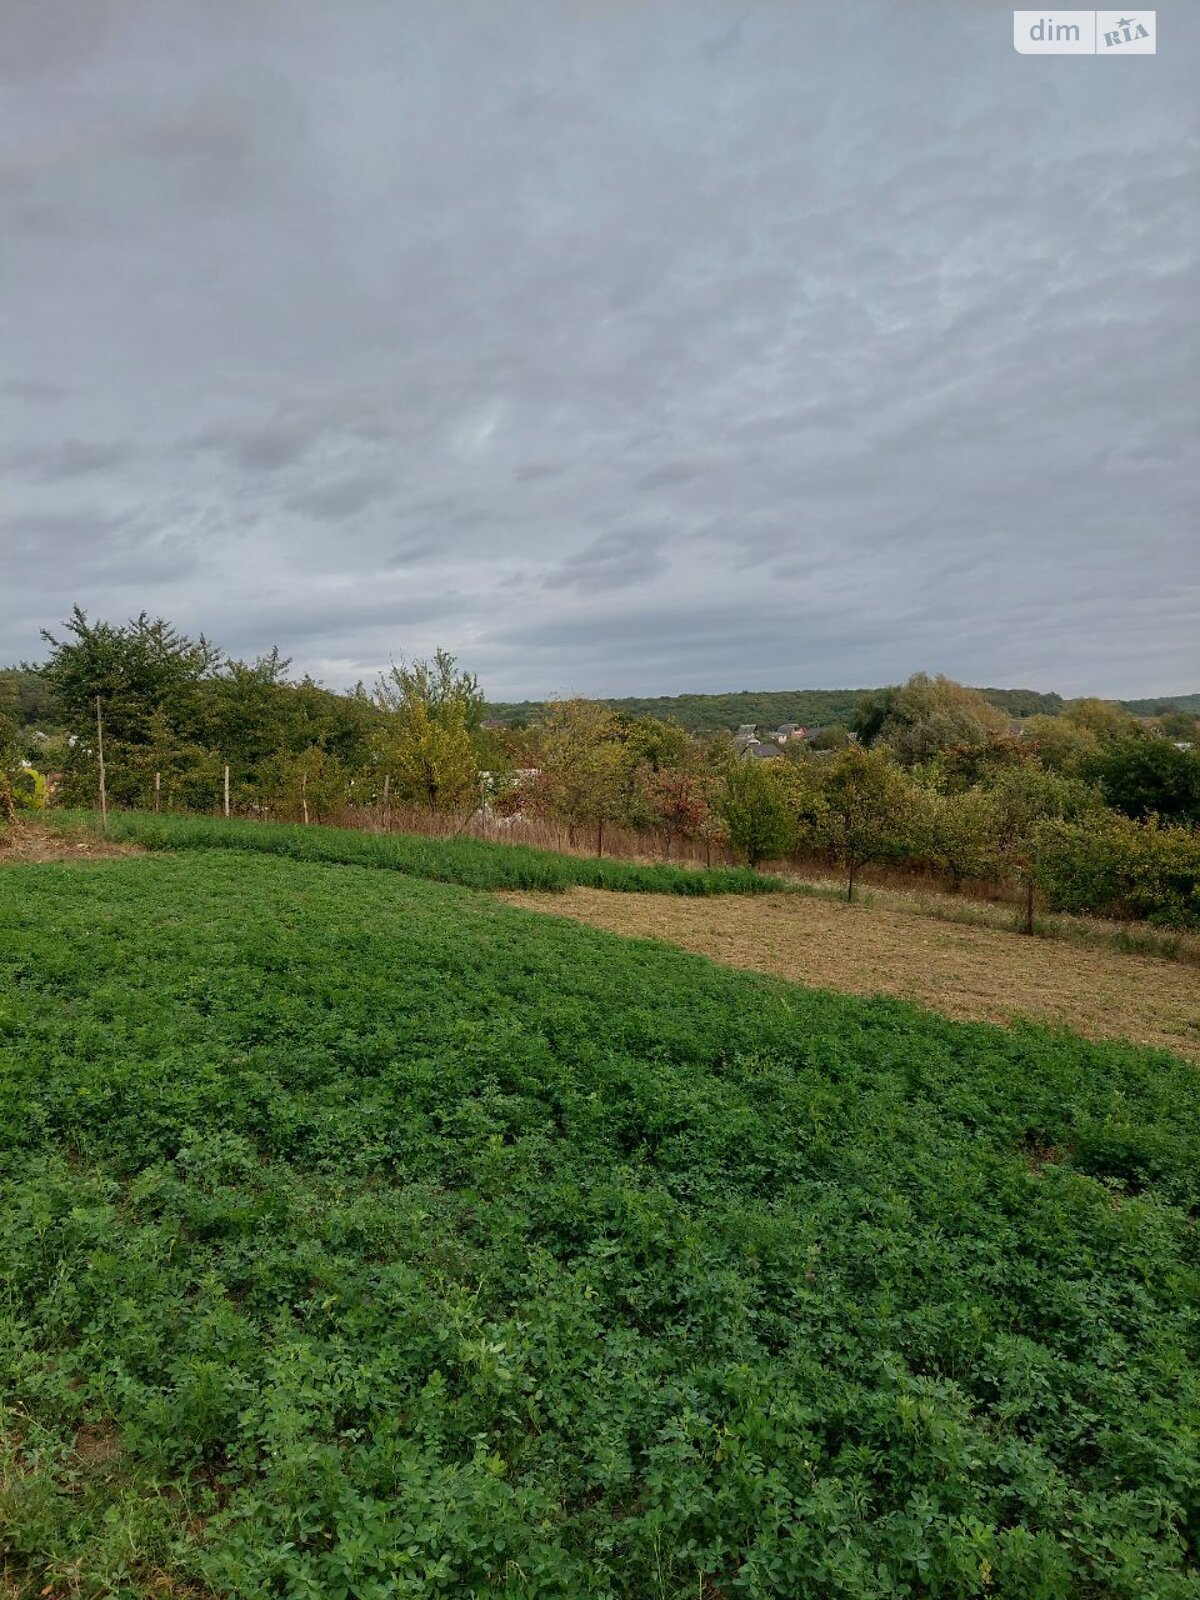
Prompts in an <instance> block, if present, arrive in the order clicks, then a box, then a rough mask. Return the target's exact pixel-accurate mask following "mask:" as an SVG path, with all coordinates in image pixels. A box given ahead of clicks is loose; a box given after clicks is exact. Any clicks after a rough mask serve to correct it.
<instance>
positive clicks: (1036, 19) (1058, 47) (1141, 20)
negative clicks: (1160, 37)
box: [1013, 11, 1158, 56]
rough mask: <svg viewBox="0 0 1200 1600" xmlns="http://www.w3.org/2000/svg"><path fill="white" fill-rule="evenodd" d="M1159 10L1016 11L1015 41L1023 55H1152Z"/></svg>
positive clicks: (1014, 17) (1014, 20) (1014, 21)
mask: <svg viewBox="0 0 1200 1600" xmlns="http://www.w3.org/2000/svg"><path fill="white" fill-rule="evenodd" d="M1157 16H1158V13H1157V12H1155V11H1131V12H1128V13H1126V12H1124V11H1056V12H1055V13H1054V15H1053V16H1051V15H1049V14H1048V13H1046V12H1043V11H1014V12H1013V45H1014V46H1015V48H1016V49H1017V50H1019V51H1020V53H1021V54H1022V55H1023V56H1103V55H1123V56H1152V55H1154V54H1155V48H1154V44H1155V40H1154V33H1155V21H1156V19H1157Z"/></svg>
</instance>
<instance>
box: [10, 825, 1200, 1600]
mask: <svg viewBox="0 0 1200 1600" xmlns="http://www.w3.org/2000/svg"><path fill="white" fill-rule="evenodd" d="M0 958H2V961H3V967H2V969H0V1107H2V1108H3V1109H2V1114H0V1178H2V1180H3V1186H4V1192H3V1195H2V1196H0V1281H2V1282H3V1283H4V1284H5V1285H7V1293H6V1296H5V1298H4V1300H3V1302H0V1307H2V1310H0V1365H2V1370H3V1378H4V1391H5V1397H6V1401H7V1407H8V1410H7V1415H6V1418H5V1424H4V1440H5V1451H6V1454H7V1459H6V1460H3V1461H0V1548H2V1549H4V1550H5V1552H6V1554H5V1556H4V1563H3V1566H2V1567H0V1572H2V1573H3V1582H0V1590H3V1589H4V1583H7V1585H8V1588H7V1590H4V1592H6V1593H11V1594H13V1595H17V1596H22V1597H24V1596H33V1595H36V1594H38V1593H39V1592H45V1590H44V1589H43V1586H44V1585H47V1586H52V1588H51V1592H53V1593H55V1594H65V1593H83V1594H96V1595H117V1594H120V1595H129V1596H135V1595H136V1596H141V1595H146V1594H149V1593H158V1592H174V1593H177V1594H182V1593H193V1592H199V1591H193V1590H191V1589H188V1588H186V1587H184V1585H185V1584H186V1583H187V1581H188V1580H189V1579H192V1580H195V1581H196V1582H203V1583H206V1584H207V1585H208V1586H209V1589H210V1590H211V1592H214V1593H217V1594H221V1595H235V1596H246V1597H249V1596H266V1595H287V1596H321V1597H322V1600H325V1597H329V1600H337V1597H339V1596H350V1595H353V1596H356V1597H359V1600H382V1597H383V1596H385V1595H386V1596H397V1595H414V1596H415V1595H422V1596H431V1595H445V1596H462V1595H472V1594H479V1595H483V1594H487V1595H496V1594H509V1595H520V1596H533V1595H555V1596H563V1597H566V1596H577V1595H587V1594H595V1595H601V1594H607V1595H622V1596H636V1597H638V1600H642V1597H645V1596H672V1597H674V1596H679V1597H683V1596H699V1595H701V1594H703V1595H705V1596H707V1597H709V1600H713V1597H715V1596H716V1595H717V1594H723V1595H727V1596H730V1595H733V1594H744V1595H757V1596H766V1595H771V1596H779V1597H787V1600H797V1597H800V1600H803V1597H813V1600H816V1597H820V1600H829V1597H836V1596H846V1597H849V1596H854V1597H860V1600H861V1597H868V1596H869V1597H883V1596H899V1595H907V1596H918V1595H938V1596H967V1595H983V1594H988V1595H998V1596H1005V1597H1011V1600H1017V1597H1020V1600H1030V1597H1034V1596H1037V1597H1042V1600H1049V1597H1056V1596H1080V1597H1084V1596H1087V1597H1099V1596H1104V1597H1106V1600H1120V1597H1127V1600H1134V1597H1137V1600H1145V1597H1149V1596H1154V1597H1163V1600H1177V1597H1178V1600H1182V1597H1184V1596H1192V1597H1194V1596H1195V1595H1196V1594H1197V1592H1198V1591H1197V1584H1196V1579H1195V1575H1194V1569H1192V1568H1189V1567H1188V1561H1189V1559H1190V1557H1189V1554H1188V1552H1189V1550H1190V1551H1191V1553H1192V1554H1193V1555H1194V1549H1193V1548H1192V1547H1191V1546H1190V1545H1189V1544H1188V1539H1189V1538H1193V1539H1194V1537H1195V1535H1196V1519H1197V1512H1198V1489H1197V1485H1200V1471H1198V1463H1197V1453H1196V1434H1195V1428H1196V1421H1197V1382H1196V1374H1197V1350H1196V1330H1197V1310H1198V1309H1200V1285H1198V1281H1197V1270H1196V1265H1195V1222H1194V1215H1195V1210H1196V1206H1197V1202H1198V1201H1200V1084H1198V1081H1197V1078H1196V1075H1195V1071H1194V1068H1190V1067H1185V1066H1184V1065H1183V1064H1182V1063H1180V1062H1177V1061H1173V1060H1172V1059H1171V1058H1170V1057H1167V1056H1163V1055H1154V1054H1151V1053H1148V1052H1138V1051H1134V1050H1126V1049H1121V1048H1117V1047H1105V1048H1101V1047H1097V1046H1087V1045H1084V1044H1083V1043H1081V1042H1080V1041H1078V1040H1075V1039H1072V1038H1070V1037H1068V1036H1063V1037H1058V1038H1056V1037H1051V1036H1049V1035H1046V1034H1043V1033H1040V1032H1037V1031H1034V1030H1019V1031H1017V1032H1015V1033H1011V1034H1010V1033H1006V1032H1003V1031H1001V1030H998V1029H993V1028H988V1027H985V1026H967V1025H961V1024H954V1023H950V1022H946V1021H942V1020H939V1019H937V1018H934V1017H932V1016H929V1015H926V1014H923V1013H920V1012H918V1011H916V1010H915V1009H912V1008H909V1007H906V1006H904V1005H902V1004H899V1003H896V1002H883V1001H876V1002H867V1001H862V1000H852V999H848V998H844V997H838V996H834V995H830V994H823V993H820V992H812V991H805V990H801V989H796V988H791V987H788V986H786V985H784V984H781V983H775V982H771V981H768V980H759V979H755V978H752V977H747V976H743V975H739V974H735V973H730V972H725V971H722V970H721V969H718V968H715V967H712V966H710V965H708V964H707V963H705V962H704V961H701V960H699V959H696V958H694V957H689V956H686V955H684V954H681V953H679V952H676V951H673V950H670V949H669V948H666V947H662V946H655V945H648V944H641V943H634V942H626V941H622V940H619V939H616V938H613V937H612V936H609V935H606V934H602V933H599V932H595V931H592V930H588V929H582V928H578V927H575V926H573V925H570V924H567V923H564V922H560V921H558V920H556V919H549V918H536V917H533V916H531V915H528V914H526V913H522V912H519V911H514V910H511V909H508V908H506V907H502V906H500V905H497V904H496V903H494V902H493V901H491V900H490V899H486V898H484V897H477V896H474V895H471V894H469V893H467V892H466V891H464V890H461V889H456V888H447V887H443V886H439V885H434V884H431V883H427V882H418V881H414V880H412V879H407V878H403V877H391V876H385V875H383V874H380V873H378V872H365V871H358V870H354V869H347V870H344V871H337V872H331V871H329V870H328V869H326V868H324V867H321V866H316V865H310V864H305V863H296V862H291V861H285V860H279V859H271V858H259V857H248V856H234V855H230V854H219V853H207V854H203V855H200V854H197V855H189V856H175V857H158V858H152V859H137V860H128V861H120V862H114V863H107V864H104V865H94V866H91V867H87V868H82V869H80V868H70V867H57V866H42V867H37V868H25V869H22V868H14V869H13V870H11V871H9V872H7V873H4V874H0ZM1031 1151H1033V1155H1031V1154H1030V1152H1031ZM72 1572H73V1573H74V1574H75V1575H76V1577H77V1578H78V1581H79V1584H80V1587H78V1588H75V1589H73V1588H70V1587H69V1581H70V1580H69V1579H68V1577H67V1576H64V1574H69V1573H72ZM705 1573H707V1574H708V1575H709V1581H708V1582H707V1583H705V1582H702V1574H705ZM164 1575H169V1576H170V1577H171V1578H172V1579H173V1580H174V1583H175V1585H176V1586H175V1588H174V1589H173V1590H170V1589H162V1590H160V1589H155V1588H154V1587H153V1585H154V1584H155V1582H156V1581H158V1580H159V1579H160V1578H162V1577H163V1576H164Z"/></svg>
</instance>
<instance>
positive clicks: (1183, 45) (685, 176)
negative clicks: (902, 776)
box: [0, 0, 1200, 697]
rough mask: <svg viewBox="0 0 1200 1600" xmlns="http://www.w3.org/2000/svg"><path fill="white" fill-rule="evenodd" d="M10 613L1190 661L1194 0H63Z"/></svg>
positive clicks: (765, 653) (30, 323)
mask: <svg viewBox="0 0 1200 1600" xmlns="http://www.w3.org/2000/svg"><path fill="white" fill-rule="evenodd" d="M10 21H11V22H12V26H11V27H9V23H8V22H6V30H7V32H8V34H9V37H8V39H7V41H6V50H5V53H4V58H3V60H2V61H0V79H4V80H5V81H4V83H3V87H4V89H5V91H6V93H5V95H4V97H3V99H2V101H0V104H2V105H3V109H2V110H0V229H2V236H3V238H4V240H5V257H6V262H5V278H6V285H5V294H4V300H3V304H4V316H5V325H4V327H3V330H2V337H0V419H2V422H3V427H2V430H0V439H2V440H3V449H4V462H3V467H4V484H5V492H4V495H3V500H2V502H0V554H2V555H3V565H2V568H0V574H2V576H0V661H4V660H6V659H13V658H17V657H20V656H33V655H36V654H37V653H38V652H39V648H40V646H39V639H38V630H39V628H40V627H42V626H44V625H53V624H55V623H56V622H57V621H58V620H59V619H60V618H61V617H62V616H63V615H65V614H66V612H67V611H68V610H69V608H70V606H71V605H72V604H73V603H74V602H75V601H79V602H80V603H82V604H83V605H84V606H85V607H86V608H87V609H89V610H90V611H92V612H94V613H97V614H100V615H106V616H122V615H125V614H128V613H131V612H136V611H138V610H141V609H143V608H147V609H150V610H154V611H161V612H163V613H165V614H167V615H169V616H170V617H172V618H173V619H174V620H176V621H177V622H179V623H180V624H181V625H183V626H185V627H188V628H191V629H194V630H199V629H201V628H203V629H204V630H205V631H206V632H207V633H208V634H209V635H210V636H212V637H214V638H216V639H218V640H219V641H220V642H221V643H223V644H224V645H225V646H226V647H227V648H228V649H230V650H231V651H233V652H234V653H253V652H254V651H256V650H258V649H260V648H263V647H265V646H267V645H268V644H270V643H272V642H275V641H278V643H279V644H280V645H281V646H282V647H283V649H284V651H285V652H286V653H288V654H290V655H292V656H293V657H294V659H295V662H296V665H297V666H298V667H301V668H305V669H308V670H311V671H313V672H314V673H316V674H317V675H319V676H322V677H324V678H325V679H326V680H327V681H329V682H332V683H336V684H343V683H349V682H353V681H354V680H355V679H356V678H358V677H360V676H366V677H369V676H370V675H371V674H372V673H373V672H374V671H375V670H376V669H377V668H378V667H380V666H382V665H385V664H386V662H387V661H388V659H389V658H390V657H392V656H394V655H397V654H399V653H400V652H402V651H403V652H405V653H407V654H414V653H415V654H420V653H425V652H428V651H431V650H432V649H433V648H434V646H435V645H437V644H439V643H441V644H445V645H446V646H448V647H449V648H451V649H453V650H455V651H456V652H457V653H458V654H459V655H460V656H461V657H462V658H463V659H464V660H465V661H466V662H467V663H469V664H470V665H471V666H473V667H475V668H476V669H477V670H478V671H479V672H480V674H481V676H482V677H483V679H484V682H485V686H486V687H487V689H488V690H489V692H490V693H492V694H493V695H495V696H496V697H509V696H517V695H521V694H526V693H528V694H538V695H540V694H543V693H546V692H548V691H572V690H574V691H581V692H590V693H598V694H616V693H622V692H628V693H635V692H653V691H660V692H670V691H676V692H678V691H684V690H697V689H713V690H717V689H727V688H741V687H787V686H799V685H835V684H842V683H866V682H874V681H885V680H886V681H890V680H894V679H897V678H899V677H902V676H904V675H906V674H907V673H909V672H911V671H913V670H915V669H917V668H920V667H924V668H927V669H929V670H943V671H947V672H950V673H953V674H955V675H956V676H961V677H964V678H967V679H969V680H972V681H975V682H992V683H1014V684H1015V683H1020V684H1030V685H1036V686H1042V687H1054V688H1058V689H1060V690H1061V691H1063V692H1065V693H1080V692H1088V691H1095V692H1100V693H1106V694H1123V695H1135V694H1143V693H1145V694H1151V693H1156V692H1163V693H1166V692H1171V691H1180V690H1186V689H1195V688H1197V687H1200V630H1198V629H1197V627H1196V619H1197V615H1198V614H1200V530H1198V528H1197V511H1198V508H1200V466H1198V455H1197V430H1196V428H1195V418H1196V415H1197V412H1198V409H1200V407H1198V402H1200V351H1198V349H1197V341H1196V331H1195V329H1196V319H1195V312H1194V307H1195V305H1196V303H1197V299H1198V295H1200V282H1198V273H1197V263H1198V259H1200V210H1198V208H1197V206H1196V203H1195V195H1196V193H1197V192H1200V126H1198V120H1197V109H1196V104H1197V103H1196V99H1195V95H1194V81H1195V71H1196V66H1197V56H1198V46H1200V17H1198V16H1197V15H1196V14H1195V13H1194V12H1191V13H1188V12H1184V11H1182V10H1179V11H1160V13H1159V23H1160V42H1159V54H1158V55H1157V56H1154V57H1142V58H1138V59H1136V60H1128V61H1112V60H1095V59H1091V58H1058V57H1050V58H1031V57H1023V56H1018V55H1016V54H1015V53H1014V52H1013V50H1012V44H1011V21H1010V19H1009V15H1008V13H1007V12H1005V11H1002V10H999V9H998V8H997V7H996V6H995V5H994V4H992V3H990V0H989V3H987V4H984V3H974V0H972V3H967V4H964V3H962V0H953V3H951V0H945V3H935V4H930V5H927V6H924V7H921V8H899V7H895V6H892V5H889V4H883V3H879V4H874V3H863V4H859V5H855V6H853V7H845V6H841V7H836V8H834V7H829V8H823V7H821V6H817V5H812V6H795V5H792V4H785V3H784V0H746V3H735V0H612V3H611V4H606V5H603V6H598V5H595V4H592V3H591V0H536V3H534V0H512V3H511V4H508V5H506V6H504V7H503V8H498V7H496V6H495V5H493V4H491V3H490V0H488V3H485V0H457V3H455V4H453V5H447V4H445V3H444V0H412V3H411V4H406V5H404V6H394V5H388V4H385V3H384V0H346V4H344V5H341V6H337V7H329V6H327V5H323V4H320V3H318V0H295V3H294V4H292V5H289V7H287V8H286V14H285V12H284V11H283V10H281V9H280V8H279V7H277V6H276V5H274V4H273V3H270V0H237V3H236V4H235V3H234V0H213V4H212V5H211V6H207V7H205V8H203V11H202V10H201V9H200V8H197V7H196V6H195V5H193V4H190V3H189V0H42V3H41V4H39V5H38V6H36V7H33V6H30V7H25V8H20V9H19V10H18V11H17V13H15V16H14V19H10Z"/></svg>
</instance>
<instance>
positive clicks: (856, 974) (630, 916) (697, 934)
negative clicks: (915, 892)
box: [504, 889, 1200, 1059]
mask: <svg viewBox="0 0 1200 1600" xmlns="http://www.w3.org/2000/svg"><path fill="white" fill-rule="evenodd" d="M504 899H506V900H508V901H510V902H512V903H515V904H518V905H522V906H525V907H527V908H529V909H530V910H533V911H541V912H548V913H551V914H553V915H556V916H565V917H573V918H574V919H576V920H577V921H580V922H588V923H591V924H593V925H594V926H596V927H600V928H607V929H609V930H610V931H611V932H613V933H620V934H626V935H632V936H635V937H640V938H648V939H664V940H667V941H669V942H670V943H671V944H676V945H680V946H682V947H683V948H684V949H685V950H691V951H694V952H695V953H696V954H698V955H704V956H709V957H711V958H712V959H713V960H714V961H719V962H722V963H723V964H724V965H726V966H730V967H744V968H747V969H749V970H750V971H752V972H768V973H775V974H777V975H779V976H781V977H784V978H790V979H792V980H794V981H795V982H798V983H806V984H813V985H817V986H820V987H822V988H828V989H841V990H843V991H846V992H848V993H851V994H886V995H896V996H899V997H900V998H902V999H905V1000H915V1001H917V1002H918V1003H919V1004H921V1005H924V1006H929V1007H930V1008H931V1009H932V1010H935V1011H941V1012H944V1013H945V1015H947V1016H950V1017H956V1018H959V1019H962V1020H966V1021H983V1022H1000V1023H1004V1024H1011V1023H1013V1022H1015V1021H1017V1020H1018V1019H1022V1018H1024V1019H1027V1020H1029V1021H1033V1022H1039V1023H1043V1024H1046V1025H1047V1026H1050V1027H1065V1028H1071V1029H1072V1030H1074V1031H1075V1032H1076V1033H1080V1034H1083V1035H1084V1037H1085V1038H1090V1039H1118V1038H1119V1039H1130V1040H1133V1041H1134V1042H1135V1043H1137V1044H1149V1045H1158V1046H1161V1047H1163V1048H1165V1049H1168V1050H1173V1051H1175V1052H1176V1053H1178V1054H1180V1055H1186V1056H1191V1057H1193V1058H1195V1059H1200V980H1198V979H1197V976H1196V972H1195V969H1194V968H1191V967H1188V966H1184V965H1181V964H1179V963H1177V962H1171V961H1166V960H1160V959H1155V958H1153V957H1147V956H1139V955H1125V954H1122V953H1119V952H1117V951H1108V950H1103V949H1089V948H1086V947H1082V946H1078V945H1073V944H1067V943H1063V942H1059V941H1057V940H1047V939H1031V938H1026V937H1024V936H1023V935H1021V934H1018V933H1009V932H1005V931H1003V930H1001V929H998V928H989V927H975V926H969V925H964V924H962V923H952V922H944V921H939V920H937V919H936V918H933V917H930V916H928V915H924V914H922V913H921V912H919V911H905V910H892V909H881V908H879V907H877V906H862V905H846V904H845V903H844V902H838V901H835V900H828V899H824V898H818V897H816V896H812V895H802V894H777V895H756V896H755V897H753V898H749V897H744V898H743V897H741V896H736V895H727V896H721V897H720V898H713V899H707V898H705V899H695V900H693V899H691V898H685V897H684V896H676V895H652V894H609V893H606V892H605V891H604V890H602V889H572V890H570V891H568V892H567V893H566V894H555V895H548V894H507V895H505V896H504Z"/></svg>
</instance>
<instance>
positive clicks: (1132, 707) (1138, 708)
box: [1121, 694, 1200, 717]
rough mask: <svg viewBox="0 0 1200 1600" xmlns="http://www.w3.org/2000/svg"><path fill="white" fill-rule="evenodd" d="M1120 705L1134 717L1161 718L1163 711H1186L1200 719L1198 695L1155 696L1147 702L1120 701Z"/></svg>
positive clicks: (1199, 697)
mask: <svg viewBox="0 0 1200 1600" xmlns="http://www.w3.org/2000/svg"><path fill="white" fill-rule="evenodd" d="M1121 705H1122V706H1123V707H1124V708H1125V710H1126V711H1128V712H1130V713H1131V714H1132V715H1133V716H1135V717H1161V716H1162V714H1163V713H1164V712H1165V711H1187V712H1190V713H1191V715H1192V716H1193V717H1200V694H1157V695H1152V696H1151V698H1150V699H1149V700H1122V701H1121Z"/></svg>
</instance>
